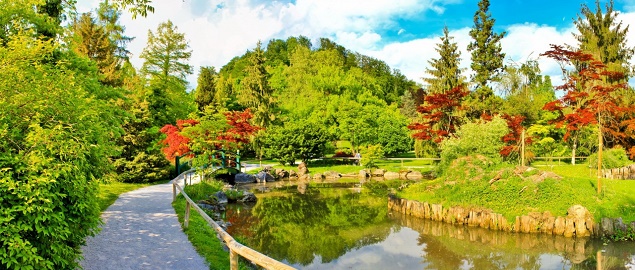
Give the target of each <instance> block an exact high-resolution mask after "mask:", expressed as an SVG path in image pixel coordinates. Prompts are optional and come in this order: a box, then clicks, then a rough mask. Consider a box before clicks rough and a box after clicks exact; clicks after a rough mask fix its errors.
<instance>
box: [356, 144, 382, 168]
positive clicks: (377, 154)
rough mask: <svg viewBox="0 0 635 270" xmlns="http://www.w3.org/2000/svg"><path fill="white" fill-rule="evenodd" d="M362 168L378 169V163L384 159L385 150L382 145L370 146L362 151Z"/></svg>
mask: <svg viewBox="0 0 635 270" xmlns="http://www.w3.org/2000/svg"><path fill="white" fill-rule="evenodd" d="M361 154H362V160H361V163H362V166H364V168H377V167H378V166H377V161H378V160H379V159H381V158H384V150H383V148H382V147H381V145H369V146H366V147H364V148H362V149H361Z"/></svg>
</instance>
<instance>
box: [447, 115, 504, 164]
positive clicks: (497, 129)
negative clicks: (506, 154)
mask: <svg viewBox="0 0 635 270" xmlns="http://www.w3.org/2000/svg"><path fill="white" fill-rule="evenodd" d="M507 133H509V129H508V127H507V123H506V122H505V120H503V119H502V118H500V117H498V116H497V117H494V119H492V121H489V122H482V121H476V122H469V123H467V124H465V125H463V126H461V127H459V130H458V131H457V132H456V136H455V137H452V138H449V139H447V140H445V141H443V142H442V143H441V162H440V164H439V167H438V168H437V170H438V171H439V172H441V173H442V172H445V170H446V169H447V168H448V167H449V166H450V164H451V163H452V161H453V160H455V159H457V158H460V157H464V156H475V155H482V156H485V157H487V158H488V160H489V161H491V162H493V163H494V164H498V163H501V162H502V159H501V157H500V154H499V151H500V150H501V148H502V147H503V146H504V143H503V141H502V140H501V138H502V137H503V136H504V135H505V134H507Z"/></svg>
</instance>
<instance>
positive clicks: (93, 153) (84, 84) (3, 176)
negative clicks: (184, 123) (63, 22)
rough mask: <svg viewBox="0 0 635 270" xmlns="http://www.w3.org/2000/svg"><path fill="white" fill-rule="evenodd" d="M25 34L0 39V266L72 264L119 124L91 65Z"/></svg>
mask: <svg viewBox="0 0 635 270" xmlns="http://www.w3.org/2000/svg"><path fill="white" fill-rule="evenodd" d="M30 31H33V30H30ZM23 33H24V34H22V33H20V32H18V33H17V34H15V35H11V36H10V37H9V40H8V42H7V44H6V46H0V190H2V192H0V222H1V223H2V226H0V250H2V252H0V268H2V269H75V268H77V267H78V263H77V262H78V259H79V256H80V253H81V250H80V247H81V245H83V244H85V241H86V237H88V236H90V235H94V234H95V233H96V231H97V230H98V225H99V207H98V205H97V197H96V196H97V188H98V186H97V181H96V179H99V178H101V177H102V176H104V174H106V173H107V172H108V171H109V169H110V168H111V167H110V166H109V162H108V158H109V157H110V156H112V155H113V154H114V151H113V149H115V147H114V145H113V143H112V135H111V134H119V133H120V132H121V131H120V129H119V128H118V125H119V124H120V123H118V121H117V119H118V117H117V116H116V115H115V114H114V112H115V110H113V108H112V107H111V106H110V105H109V100H108V99H105V98H103V97H106V96H108V93H106V92H108V91H111V89H110V88H106V87H103V86H102V85H100V84H99V83H97V77H98V73H97V69H96V68H95V67H94V65H92V63H91V62H89V61H86V59H85V58H80V57H78V56H77V55H75V54H74V53H73V52H70V51H68V50H66V49H65V48H63V47H61V46H60V45H59V44H56V43H55V41H54V40H53V39H34V38H33V36H34V33H33V32H23ZM52 55H57V56H56V57H58V59H63V60H64V61H50V57H51V56H52Z"/></svg>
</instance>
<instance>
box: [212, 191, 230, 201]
mask: <svg viewBox="0 0 635 270" xmlns="http://www.w3.org/2000/svg"><path fill="white" fill-rule="evenodd" d="M209 198H210V200H212V201H215V202H216V203H218V204H227V201H228V200H227V195H225V192H222V191H218V192H216V193H214V194H212V195H211V196H209Z"/></svg>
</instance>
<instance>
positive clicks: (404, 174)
mask: <svg viewBox="0 0 635 270" xmlns="http://www.w3.org/2000/svg"><path fill="white" fill-rule="evenodd" d="M410 172H412V170H401V171H399V179H403V180H406V179H408V174H409V173H410Z"/></svg>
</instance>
